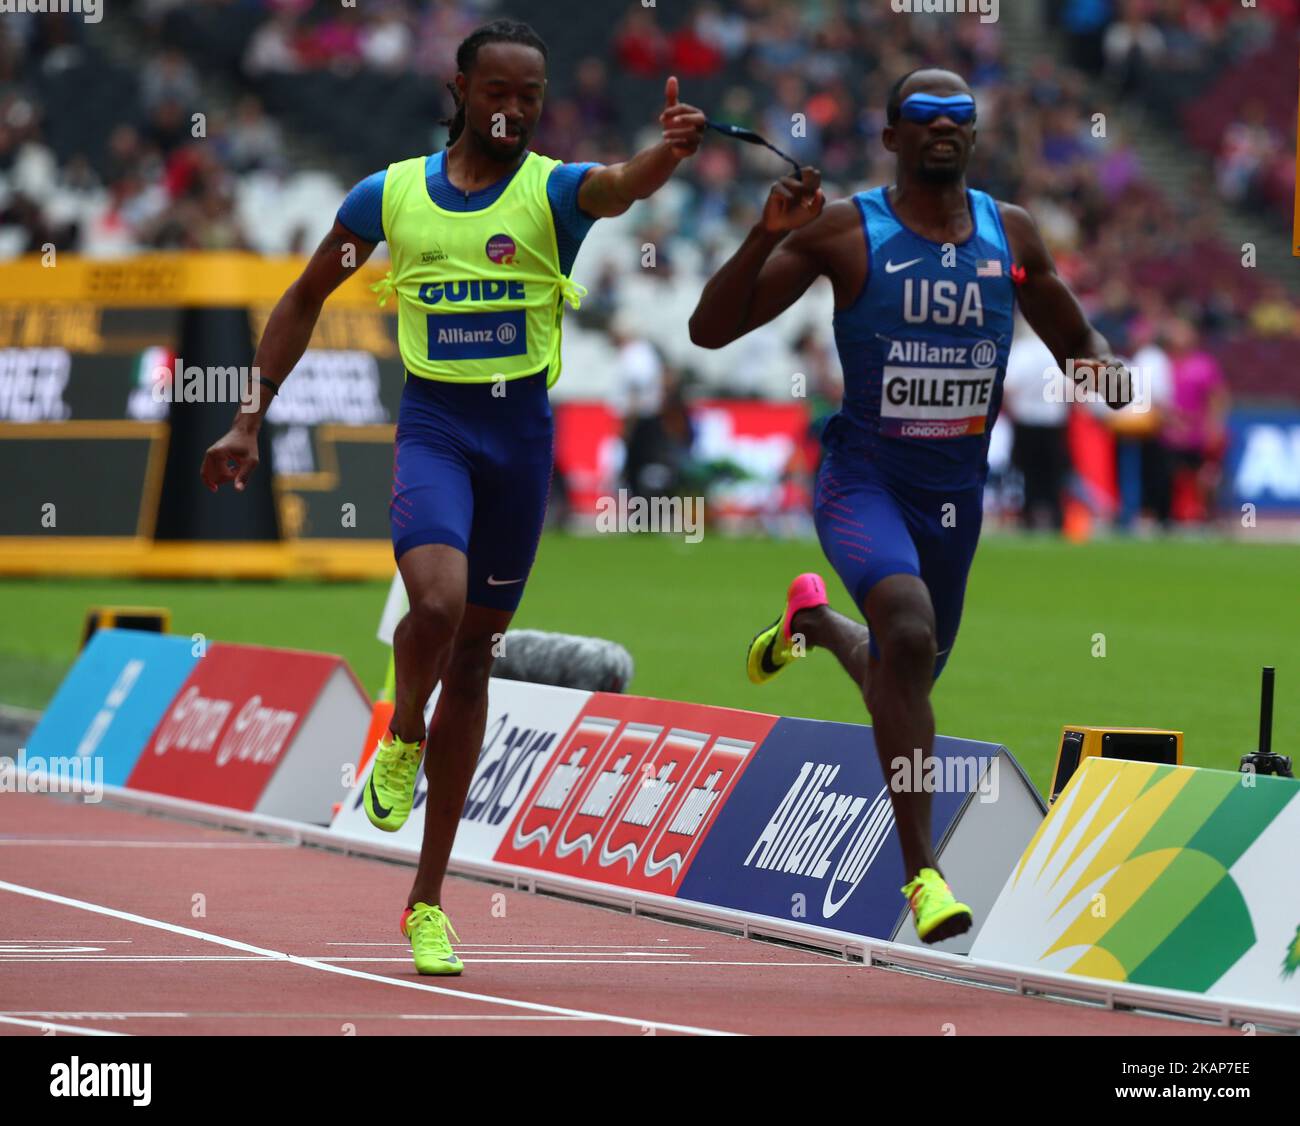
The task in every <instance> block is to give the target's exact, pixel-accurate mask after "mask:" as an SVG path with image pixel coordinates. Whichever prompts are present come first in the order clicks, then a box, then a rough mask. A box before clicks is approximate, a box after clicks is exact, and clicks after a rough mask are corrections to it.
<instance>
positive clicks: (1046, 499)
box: [1002, 313, 1070, 531]
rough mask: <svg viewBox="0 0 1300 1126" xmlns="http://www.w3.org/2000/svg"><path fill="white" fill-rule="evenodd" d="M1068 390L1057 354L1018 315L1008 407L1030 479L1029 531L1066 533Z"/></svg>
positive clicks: (1015, 444) (1024, 518)
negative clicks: (1031, 529) (1057, 364)
mask: <svg viewBox="0 0 1300 1126" xmlns="http://www.w3.org/2000/svg"><path fill="white" fill-rule="evenodd" d="M1068 390H1069V389H1068V387H1067V384H1066V379H1065V375H1064V374H1063V373H1062V372H1061V370H1060V368H1058V367H1057V366H1056V360H1055V359H1054V358H1053V357H1052V353H1051V350H1050V349H1049V348H1048V347H1047V345H1046V344H1044V343H1043V342H1042V340H1040V339H1039V337H1038V335H1037V334H1036V333H1035V332H1034V330H1033V329H1031V328H1030V327H1029V324H1028V322H1026V321H1025V319H1024V317H1022V316H1020V315H1019V314H1018V313H1017V316H1016V328H1015V337H1014V339H1013V340H1012V344H1011V353H1010V355H1009V356H1008V357H1007V377H1006V381H1005V382H1004V384H1003V387H1002V405H1003V409H1004V410H1005V411H1006V413H1007V415H1008V416H1009V417H1010V419H1011V422H1012V424H1013V426H1014V436H1013V439H1012V446H1011V462H1012V464H1013V465H1014V466H1015V467H1016V469H1018V470H1019V471H1020V474H1021V476H1022V477H1023V478H1024V503H1023V505H1022V507H1021V512H1020V520H1021V523H1022V524H1023V525H1024V526H1025V527H1026V528H1037V529H1050V530H1054V531H1060V530H1061V527H1062V525H1063V523H1064V520H1065V509H1064V491H1065V482H1066V479H1067V477H1068V476H1069V471H1070V455H1069V451H1068V449H1067V447H1066V441H1065V429H1066V423H1067V422H1068V421H1069V414H1070V398H1069V394H1068Z"/></svg>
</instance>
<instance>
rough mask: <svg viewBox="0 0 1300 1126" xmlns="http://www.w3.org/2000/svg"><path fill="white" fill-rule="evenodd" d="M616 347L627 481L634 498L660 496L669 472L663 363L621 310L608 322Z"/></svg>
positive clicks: (617, 405)
mask: <svg viewBox="0 0 1300 1126" xmlns="http://www.w3.org/2000/svg"><path fill="white" fill-rule="evenodd" d="M610 339H611V342H612V343H613V345H614V347H615V348H616V349H617V360H616V368H615V374H614V394H613V399H614V408H615V410H616V411H617V413H618V414H619V416H620V417H621V418H622V419H623V446H624V450H625V451H626V453H625V458H624V462H623V482H624V486H625V487H626V488H627V490H628V493H629V495H631V496H645V497H650V496H661V495H663V494H664V493H666V492H667V491H668V487H669V484H670V483H671V481H670V478H671V474H670V473H669V472H668V469H667V466H666V463H665V458H664V444H665V436H664V430H663V422H662V420H661V418H660V415H661V413H662V411H663V406H664V365H663V360H662V359H661V358H660V356H659V353H658V352H657V351H656V350H655V346H654V345H653V344H651V343H650V341H648V340H646V339H645V337H644V336H642V335H641V331H640V328H639V326H638V324H637V321H636V320H635V319H634V318H632V317H630V316H628V315H627V314H626V313H623V314H619V315H618V316H616V317H615V318H614V320H613V323H612V324H611V325H610Z"/></svg>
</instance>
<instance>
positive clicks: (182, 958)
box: [0, 954, 861, 997]
mask: <svg viewBox="0 0 1300 1126" xmlns="http://www.w3.org/2000/svg"><path fill="white" fill-rule="evenodd" d="M286 960H287V961H290V962H303V963H304V964H305V963H311V962H319V963H321V964H322V966H324V965H326V964H328V965H330V966H339V965H351V964H358V963H359V964H370V965H394V966H402V965H410V964H411V957H410V955H409V954H408V955H407V956H406V957H405V958H333V957H330V958H308V957H304V956H302V955H297V954H285V955H282V956H280V957H276V958H271V957H267V956H266V955H262V954H246V955H242V956H241V955H238V954H104V955H101V956H99V957H89V956H84V955H80V954H77V955H63V956H52V957H44V956H41V955H38V954H22V955H0V967H3V966H8V965H24V966H25V965H60V966H66V965H69V964H72V963H76V964H77V965H82V966H129V965H135V964H137V963H140V964H144V963H155V962H176V963H184V962H195V963H200V962H207V963H215V962H241V963H244V964H253V965H256V964H259V963H264V964H266V965H274V964H275V963H276V962H277V961H286ZM466 964H467V965H468V964H473V965H477V966H661V967H667V966H673V967H677V968H682V969H684V968H686V967H689V966H771V967H773V968H781V969H791V968H818V969H829V968H831V967H841V968H842V967H844V966H850V967H854V966H855V965H856V967H857V968H859V969H860V968H861V964H860V963H850V962H842V961H840V960H838V959H823V960H821V961H818V962H724V961H717V962H714V961H693V962H662V961H657V960H653V959H640V960H638V959H633V960H630V961H619V962H615V961H612V960H610V959H608V958H484V957H482V956H480V955H476V956H474V957H473V958H472V959H470V958H467V959H466ZM384 980H385V981H390V980H391V979H390V978H385V979H384ZM453 992H455V994H456V996H457V997H465V996H469V994H465V993H461V992H460V991H459V990H454V991H453Z"/></svg>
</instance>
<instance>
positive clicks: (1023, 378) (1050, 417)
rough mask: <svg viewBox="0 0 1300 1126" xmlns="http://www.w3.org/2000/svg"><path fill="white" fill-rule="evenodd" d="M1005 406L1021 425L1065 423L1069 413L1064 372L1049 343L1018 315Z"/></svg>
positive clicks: (1009, 363)
mask: <svg viewBox="0 0 1300 1126" xmlns="http://www.w3.org/2000/svg"><path fill="white" fill-rule="evenodd" d="M1002 405H1003V407H1004V408H1005V409H1006V411H1007V413H1008V414H1009V415H1010V416H1011V420H1012V421H1013V422H1017V423H1019V424H1020V425H1021V426H1064V425H1065V420H1066V418H1067V417H1068V416H1069V413H1070V404H1069V401H1068V390H1067V386H1066V380H1065V376H1064V374H1062V372H1061V369H1060V368H1058V367H1057V366H1056V360H1055V359H1053V358H1052V353H1051V351H1050V350H1049V349H1048V347H1047V345H1046V344H1044V343H1043V342H1042V340H1040V339H1039V337H1038V335H1037V334H1036V333H1035V332H1034V330H1033V329H1031V328H1030V327H1029V326H1028V325H1027V324H1026V323H1025V322H1024V321H1023V320H1021V319H1019V318H1017V320H1016V335H1015V339H1014V340H1013V341H1012V343H1011V354H1010V355H1009V356H1008V357H1007V378H1006V382H1005V383H1003V385H1002Z"/></svg>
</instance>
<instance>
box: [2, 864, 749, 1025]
mask: <svg viewBox="0 0 1300 1126" xmlns="http://www.w3.org/2000/svg"><path fill="white" fill-rule="evenodd" d="M0 891H8V892H12V893H14V894H15V895H25V896H27V897H28V898H30V899H39V900H43V901H44V902H46V903H57V904H59V905H60V906H63V907H76V908H77V909H78V910H81V911H89V912H90V913H92V914H95V915H106V916H107V917H109V918H111V919H121V920H123V921H125V922H129V923H136V924H138V925H139V926H144V927H153V928H154V929H155V930H162V931H168V932H170V933H171V934H181V935H185V936H187V937H189V938H198V939H201V940H202V941H204V942H211V943H213V944H214V945H217V946H225V947H227V948H228V949H231V950H242V951H243V952H244V953H246V954H260V955H262V956H263V957H264V958H272V959H275V960H277V961H282V962H292V963H293V964H294V965H298V966H305V967H306V968H307V969H312V970H319V971H321V972H323V973H331V974H339V975H340V976H342V977H354V978H357V979H359V980H361V981H373V982H378V983H379V984H381V985H389V986H393V987H395V988H397V989H415V990H419V991H420V992H422V993H437V994H440V995H441V996H444V997H459V998H460V999H461V1000H463V1001H480V1002H482V1003H483V1004H485V1005H502V1006H504V1007H506V1008H514V1009H527V1010H529V1011H531V1012H537V1013H552V1014H554V1015H556V1016H568V1017H578V1018H580V1019H583V1020H597V1021H604V1022H608V1023H610V1024H622V1025H629V1026H631V1027H633V1028H640V1029H647V1028H662V1029H664V1030H665V1031H667V1032H684V1033H687V1034H691V1035H696V1036H732V1035H736V1034H735V1033H731V1032H723V1031H722V1030H720V1029H715V1028H697V1027H695V1026H694V1025H687V1024H672V1023H669V1022H667V1021H656V1020H639V1019H637V1018H635V1017H620V1016H615V1015H613V1014H611V1013H597V1012H590V1011H587V1010H585V1009H566V1008H563V1007H561V1006H559V1005H542V1004H539V1003H537V1002H535V1001H518V1000H514V999H513V998H509V997H495V996H493V995H491V994H489V993H470V992H468V991H466V990H461V989H448V988H446V987H444V986H438V985H429V984H427V983H425V982H422V981H404V980H402V979H400V978H392V977H383V976H382V975H380V974H372V973H366V971H365V970H354V969H351V968H349V967H347V966H335V965H330V964H329V963H328V962H321V961H317V960H316V959H313V958H302V957H297V956H295V955H293V954H286V953H284V952H283V951H280V950H268V949H267V948H266V947H264V946H254V945H252V944H251V943H248V942H239V941H238V940H236V939H233V938H225V937H223V936H221V935H216V934H209V933H208V932H207V931H199V930H194V929H193V928H191V927H182V926H179V925H177V924H176V923H168V922H164V921H163V920H161V919H150V918H148V917H147V916H145V915H135V914H132V913H131V912H129V911H119V910H117V909H116V908H114V907H105V906H103V905H102V904H99V903H89V902H87V901H86V900H83V899H71V898H69V897H68V896H65V895H55V894H54V893H52V892H48V891H41V890H40V889H39V888H29V887H24V886H23V885H22V884H12V883H10V882H9V881H8V880H0Z"/></svg>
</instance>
